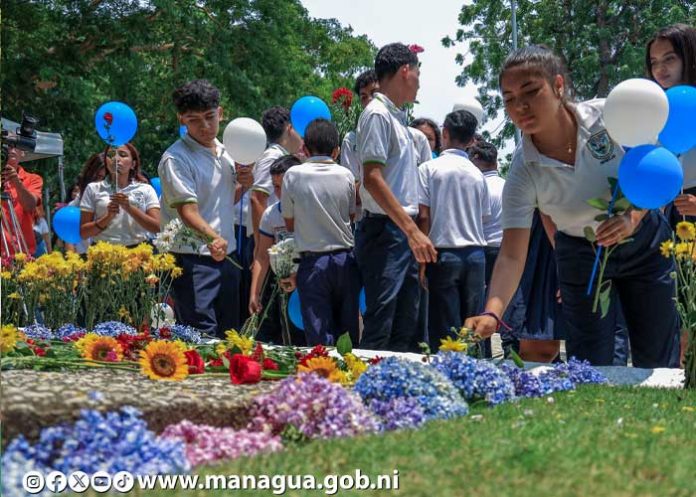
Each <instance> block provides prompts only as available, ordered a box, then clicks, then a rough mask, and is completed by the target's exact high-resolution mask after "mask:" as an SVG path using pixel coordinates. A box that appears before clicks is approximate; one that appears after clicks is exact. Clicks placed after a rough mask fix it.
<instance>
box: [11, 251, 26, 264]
mask: <svg viewBox="0 0 696 497" xmlns="http://www.w3.org/2000/svg"><path fill="white" fill-rule="evenodd" d="M14 260H15V262H19V263H20V264H21V263H22V262H25V261H26V260H27V254H25V253H23V252H17V253H16V254H15V255H14Z"/></svg>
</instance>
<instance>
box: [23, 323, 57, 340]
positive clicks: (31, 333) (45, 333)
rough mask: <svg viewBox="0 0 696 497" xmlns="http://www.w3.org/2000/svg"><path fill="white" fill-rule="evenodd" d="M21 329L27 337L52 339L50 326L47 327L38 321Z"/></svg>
mask: <svg viewBox="0 0 696 497" xmlns="http://www.w3.org/2000/svg"><path fill="white" fill-rule="evenodd" d="M22 331H23V332H24V334H25V335H26V336H27V338H31V339H32V340H53V333H52V332H51V328H47V327H46V326H44V325H42V324H39V323H34V324H32V325H29V326H26V327H25V328H24V329H23V330H22Z"/></svg>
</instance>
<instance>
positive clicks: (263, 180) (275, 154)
mask: <svg viewBox="0 0 696 497" xmlns="http://www.w3.org/2000/svg"><path fill="white" fill-rule="evenodd" d="M288 154H289V152H288V151H287V150H285V148H283V147H282V146H281V145H278V144H277V143H273V144H272V145H270V146H269V147H268V148H267V149H266V150H265V151H264V152H263V154H261V157H259V160H257V161H256V165H255V166H254V184H253V185H252V186H251V189H252V191H257V192H263V193H265V194H266V195H268V201H267V204H266V205H271V204H273V203H275V202H277V201H278V197H276V196H275V193H273V181H272V180H271V166H272V165H273V163H274V162H275V161H276V160H277V159H280V158H281V157H283V156H284V155H288Z"/></svg>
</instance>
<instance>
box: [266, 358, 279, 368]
mask: <svg viewBox="0 0 696 497" xmlns="http://www.w3.org/2000/svg"><path fill="white" fill-rule="evenodd" d="M263 369H272V370H273V371H278V363H277V362H275V361H274V360H273V359H269V358H268V357H266V358H265V359H264V360H263Z"/></svg>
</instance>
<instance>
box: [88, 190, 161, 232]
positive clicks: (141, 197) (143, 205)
mask: <svg viewBox="0 0 696 497" xmlns="http://www.w3.org/2000/svg"><path fill="white" fill-rule="evenodd" d="M118 192H119V193H123V194H124V195H126V196H128V202H129V203H130V204H131V205H132V206H133V207H135V208H137V209H138V210H141V211H143V212H147V211H148V210H149V209H153V208H158V209H159V207H160V203H159V199H158V198H157V192H155V189H154V188H152V186H150V185H148V184H146V183H138V182H135V181H134V182H132V183H130V184H129V185H127V186H126V187H125V188H122V189H120V190H118ZM114 193H116V191H115V189H114V186H113V184H112V183H111V182H110V181H109V180H108V179H105V180H103V181H96V182H94V183H90V184H88V185H87V188H85V191H84V193H83V194H82V199H81V200H80V210H81V211H83V212H90V213H92V214H93V215H94V220H95V221H97V220H99V219H100V218H102V217H103V216H105V215H106V213H107V208H108V206H109V203H111V195H113V194H114ZM148 238H149V236H148V231H147V230H146V229H145V228H143V227H142V226H140V224H138V222H137V221H136V220H135V219H134V218H133V217H132V216H131V215H130V214H128V213H127V212H126V211H125V210H123V209H120V210H119V212H118V214H116V216H115V217H114V218H113V219H112V220H111V222H110V223H109V224H108V225H107V226H106V229H104V230H103V231H101V232H99V233H98V234H97V235H95V236H93V237H92V239H93V240H96V241H103V242H109V243H114V244H118V245H136V244H138V243H142V242H145V241H147V240H148Z"/></svg>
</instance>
